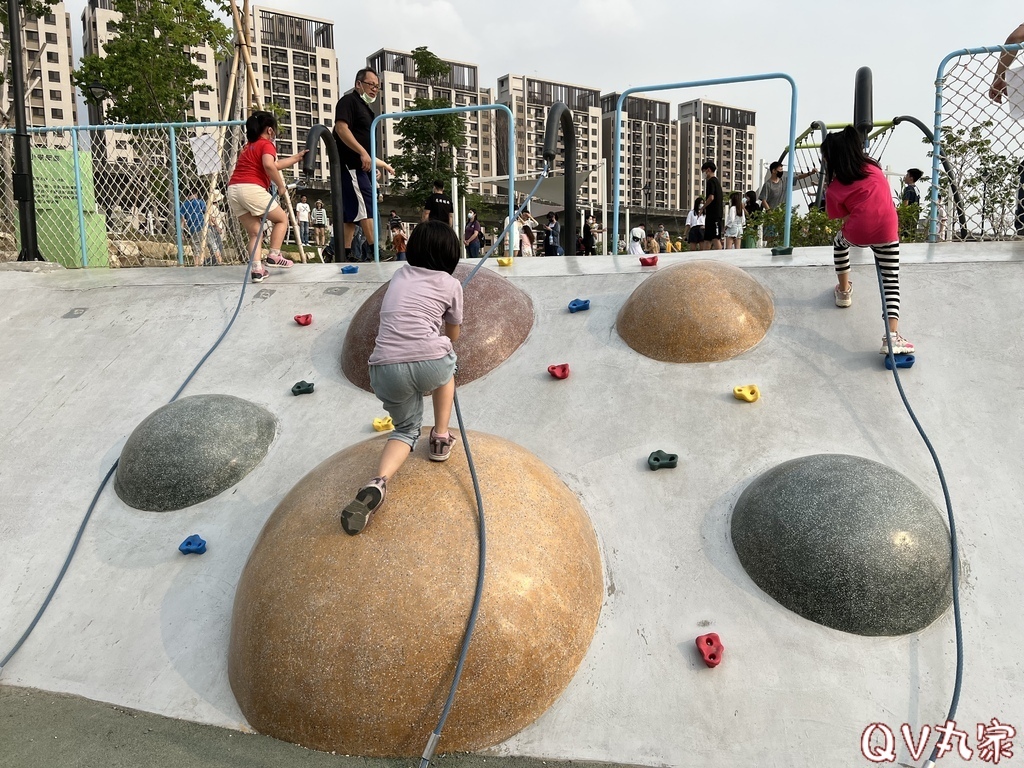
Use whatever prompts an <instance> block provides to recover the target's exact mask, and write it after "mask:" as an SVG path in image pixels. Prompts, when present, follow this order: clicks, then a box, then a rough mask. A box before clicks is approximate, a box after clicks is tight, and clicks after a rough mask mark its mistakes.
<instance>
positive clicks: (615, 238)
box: [612, 72, 796, 254]
mask: <svg viewBox="0 0 1024 768" xmlns="http://www.w3.org/2000/svg"><path fill="white" fill-rule="evenodd" d="M755 80H785V81H786V82H788V83H789V85H790V88H791V91H792V96H791V97H790V102H789V156H790V157H793V153H794V152H795V151H796V150H795V146H796V83H795V82H794V81H793V78H792V77H790V76H789V75H787V74H784V73H782V72H771V73H768V74H764V75H744V76H741V77H719V78H715V79H713V80H691V81H689V82H683V83H664V84H662V85H638V86H637V87H635V88H627V89H626V90H625V91H623V92H622V94H621V95H620V96H619V101H618V103H617V104H616V105H615V142H614V144H613V145H612V149H613V151H614V153H615V165H614V172H613V174H612V197H613V198H614V204H613V208H614V211H613V214H612V222H613V228H612V243H613V246H612V247H613V248H614V249H615V250H614V251H613V252H614V253H616V254H617V253H618V252H619V197H620V195H619V173H620V166H621V165H622V154H621V151H622V150H621V149H620V145H621V143H622V105H623V104H625V102H626V98H627V97H629V96H630V95H632V94H634V93H647V92H649V91H674V90H679V89H682V88H698V87H703V86H709V85H727V84H729V83H749V82H753V81H755ZM792 201H793V164H792V163H789V167H788V169H787V170H786V227H785V231H784V233H783V241H782V246H783V248H784V249H788V248H789V230H790V221H791V219H792V216H793V211H792V206H791V203H792Z"/></svg>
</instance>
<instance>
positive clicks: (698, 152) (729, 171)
mask: <svg viewBox="0 0 1024 768" xmlns="http://www.w3.org/2000/svg"><path fill="white" fill-rule="evenodd" d="M754 118H755V113H754V111H753V110H750V109H743V108H742V107H733V106H729V105H728V104H721V103H719V102H716V101H707V100H706V99H696V100H694V101H688V102H686V103H685V104H680V105H679V188H678V192H677V194H678V199H679V200H680V203H681V207H689V206H690V205H691V204H692V202H693V199H694V198H695V197H697V196H700V195H703V194H704V175H703V174H702V173H701V170H700V167H701V165H702V164H703V163H704V161H705V160H713V161H714V162H715V165H717V166H718V172H717V175H718V178H719V179H720V180H721V182H722V191H723V192H724V193H725V195H726V196H728V195H729V193H730V192H734V191H738V192H745V191H747V190H749V189H755V182H756V180H757V176H756V175H755V169H754V157H755V148H756V141H757V129H756V128H755V126H754Z"/></svg>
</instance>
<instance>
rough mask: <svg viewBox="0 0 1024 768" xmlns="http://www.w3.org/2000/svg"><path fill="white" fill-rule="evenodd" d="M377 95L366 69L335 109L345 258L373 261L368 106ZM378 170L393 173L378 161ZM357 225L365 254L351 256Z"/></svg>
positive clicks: (373, 77) (377, 86) (377, 87)
mask: <svg viewBox="0 0 1024 768" xmlns="http://www.w3.org/2000/svg"><path fill="white" fill-rule="evenodd" d="M379 92H380V78H379V77H378V76H377V73H376V72H375V71H374V70H373V69H371V68H369V67H367V68H365V69H360V70H359V71H358V72H357V73H356V82H355V87H354V88H353V89H352V90H351V91H349V92H348V93H346V94H345V95H344V96H342V97H341V99H340V100H339V101H338V105H337V107H336V108H335V110H334V139H335V141H336V142H337V144H338V153H339V155H340V156H341V164H342V166H343V170H342V173H343V184H342V203H343V207H344V211H345V233H344V243H345V259H346V260H347V261H370V260H372V259H373V219H371V218H370V217H371V215H372V212H373V196H372V195H373V192H372V187H371V184H370V170H371V167H370V166H371V162H370V141H371V136H370V124H371V123H372V122H373V118H374V114H373V110H372V109H370V105H371V104H373V103H374V102H375V101H376V100H377V94H378V93H379ZM377 170H378V172H379V171H381V170H384V171H387V172H388V173H391V174H393V173H394V172H395V169H394V168H392V167H391V166H390V165H388V164H387V163H386V162H384V161H383V160H381V159H380V158H378V159H377ZM356 224H359V225H360V226H361V227H362V230H363V236H364V237H365V239H366V246H367V248H366V252H365V253H361V254H353V253H352V238H353V237H354V235H355V231H356Z"/></svg>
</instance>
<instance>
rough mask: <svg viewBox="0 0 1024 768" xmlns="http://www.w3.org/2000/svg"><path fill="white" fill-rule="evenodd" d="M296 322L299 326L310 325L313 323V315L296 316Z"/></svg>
mask: <svg viewBox="0 0 1024 768" xmlns="http://www.w3.org/2000/svg"><path fill="white" fill-rule="evenodd" d="M295 322H296V323H298V324H299V325H309V324H310V323H312V322H313V316H312V315H296V316H295Z"/></svg>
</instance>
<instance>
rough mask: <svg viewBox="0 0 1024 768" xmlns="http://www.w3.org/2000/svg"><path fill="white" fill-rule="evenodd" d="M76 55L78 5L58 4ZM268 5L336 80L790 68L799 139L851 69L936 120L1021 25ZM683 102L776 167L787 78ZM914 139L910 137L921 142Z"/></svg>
mask: <svg viewBox="0 0 1024 768" xmlns="http://www.w3.org/2000/svg"><path fill="white" fill-rule="evenodd" d="M66 5H67V8H68V11H69V12H70V13H71V15H72V29H73V30H74V33H75V35H76V39H75V44H76V55H78V54H79V53H80V49H81V21H80V19H81V15H82V9H83V7H84V5H85V0H66ZM266 6H267V7H274V8H281V9H287V10H288V11H291V12H294V13H298V14H305V15H310V16H318V17H322V18H327V19H332V20H333V21H334V22H335V46H336V48H337V51H338V59H339V66H340V69H341V73H342V80H343V82H346V81H347V80H348V79H349V77H350V76H351V74H353V73H354V72H355V70H356V69H358V68H359V67H360V66H363V65H364V63H365V59H366V57H367V55H369V54H371V53H373V52H374V51H377V50H379V49H380V48H383V47H388V48H394V49H399V50H412V49H413V48H415V47H417V46H420V45H426V46H427V47H428V48H430V50H431V51H433V52H434V53H436V54H437V55H439V56H441V57H442V58H451V59H458V60H461V61H467V62H472V63H475V64H477V65H478V66H479V68H480V77H481V82H482V83H483V84H484V85H490V86H491V87H492V88H496V84H497V79H498V77H500V76H501V75H503V74H506V73H509V72H511V73H517V74H527V75H536V76H538V77H543V78H549V79H552V80H557V81H562V82H569V83H577V84H579V85H584V86H588V87H592V88H597V89H599V90H601V92H602V93H607V92H612V91H618V90H622V89H624V88H629V87H633V86H644V85H653V84H658V83H676V82H684V81H695V80H706V79H712V78H720V77H729V76H740V75H751V74H759V73H764V72H784V73H786V74H789V75H790V76H792V77H793V79H794V80H795V81H796V83H797V87H798V89H799V92H798V99H799V102H798V116H797V126H798V128H797V130H798V132H799V131H801V130H803V129H804V128H806V127H807V126H808V125H809V124H810V122H811V121H812V120H824V121H826V122H829V123H832V122H841V121H849V120H851V119H852V111H853V82H854V75H855V73H856V71H857V68H858V67H861V66H868V67H871V69H872V71H873V73H874V96H875V107H874V114H875V119H886V118H891V117H894V116H896V115H913V116H915V117H918V118H919V119H921V120H922V121H924V122H925V123H926V124H928V125H931V124H932V122H933V119H934V118H933V111H934V81H935V73H936V69H937V67H938V64H939V62H940V61H941V60H942V58H943V57H944V56H945V55H946V54H947V53H950V52H951V51H954V50H958V49H961V48H970V47H976V46H985V45H997V44H999V43H1001V42H1002V41H1003V40H1005V39H1006V36H1007V35H1008V34H1009V33H1010V31H1011V30H1013V29H1014V28H1015V27H1016V26H1017V25H1018V24H1020V23H1022V22H1024V7H1021V5H1020V4H1019V3H1010V2H1009V0H982V1H981V2H977V4H975V3H972V2H962V1H961V2H956V3H954V2H952V1H951V0H931V2H927V3H925V2H908V1H907V0H860V2H858V3H838V2H835V0H824V2H819V3H810V2H796V1H795V0H763V1H762V2H749V1H747V2H735V3H728V2H716V3H713V4H712V3H692V2H679V1H678V0H548V1H547V2H541V3H531V2H525V3H522V2H520V3H509V2H503V3H502V2H494V0H475V1H473V2H468V1H464V0H423V1H417V0H371V1H370V2H364V3H355V2H351V0H289V2H287V3H286V2H282V1H281V0H268V2H266ZM651 95H652V96H654V97H658V98H664V99H666V100H669V101H671V103H672V104H673V105H674V104H677V103H679V102H681V101H687V100H689V99H692V98H698V97H705V98H709V99H714V100H716V101H723V102H725V103H728V104H733V105H736V106H740V107H746V108H752V109H754V110H756V112H757V131H758V144H757V155H758V157H759V158H764V159H768V160H771V159H774V158H776V157H777V156H778V154H779V152H780V151H781V150H782V149H783V148H784V147H785V145H786V143H787V141H788V131H789V126H788V122H789V87H788V85H786V84H785V83H784V82H783V81H772V82H768V83H757V84H745V85H727V86H716V87H713V88H693V89H689V90H686V91H676V92H674V93H666V94H651ZM915 133H916V135H915ZM925 151H926V148H925V147H924V145H922V144H921V143H920V132H918V131H917V129H916V128H912V127H911V126H909V125H907V126H903V127H902V128H901V129H899V130H897V131H896V133H895V135H894V136H893V138H892V140H891V142H890V144H889V147H888V149H887V151H886V154H885V157H884V158H883V164H891V165H892V166H893V167H895V168H906V167H910V166H915V165H916V166H919V167H921V168H926V167H927V166H928V163H929V160H928V158H927V157H926V156H925Z"/></svg>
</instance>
